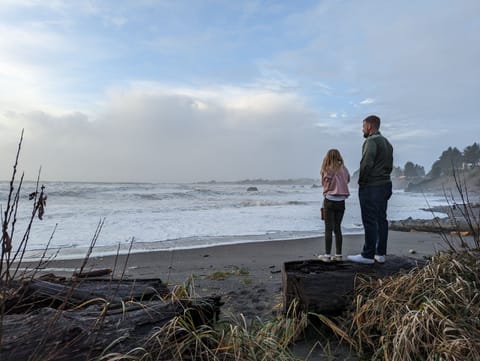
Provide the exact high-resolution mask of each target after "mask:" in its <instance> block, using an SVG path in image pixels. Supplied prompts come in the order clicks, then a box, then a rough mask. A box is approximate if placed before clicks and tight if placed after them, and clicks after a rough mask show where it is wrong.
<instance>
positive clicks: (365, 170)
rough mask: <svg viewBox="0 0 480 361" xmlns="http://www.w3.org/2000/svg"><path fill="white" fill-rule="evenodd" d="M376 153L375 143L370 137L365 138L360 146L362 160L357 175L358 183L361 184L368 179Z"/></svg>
mask: <svg viewBox="0 0 480 361" xmlns="http://www.w3.org/2000/svg"><path fill="white" fill-rule="evenodd" d="M376 154H377V144H376V143H375V141H373V140H371V139H367V140H365V143H363V147H362V160H361V161H360V173H359V176H358V184H359V185H363V184H366V183H367V181H368V175H369V174H370V172H371V170H372V168H373V166H374V163H375V156H376Z"/></svg>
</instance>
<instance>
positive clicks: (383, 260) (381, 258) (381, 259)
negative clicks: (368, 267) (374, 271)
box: [375, 254, 385, 263]
mask: <svg viewBox="0 0 480 361" xmlns="http://www.w3.org/2000/svg"><path fill="white" fill-rule="evenodd" d="M375 261H377V262H378V263H385V256H379V255H378V254H376V255H375Z"/></svg>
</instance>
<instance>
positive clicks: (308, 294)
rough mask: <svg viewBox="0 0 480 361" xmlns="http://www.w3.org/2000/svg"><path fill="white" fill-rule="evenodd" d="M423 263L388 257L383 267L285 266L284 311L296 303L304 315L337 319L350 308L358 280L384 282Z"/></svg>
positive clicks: (303, 263)
mask: <svg viewBox="0 0 480 361" xmlns="http://www.w3.org/2000/svg"><path fill="white" fill-rule="evenodd" d="M422 264H424V261H419V260H414V259H412V258H408V257H398V256H388V259H387V262H386V263H384V264H378V263H375V264H373V265H364V264H358V263H353V262H346V261H342V262H331V263H325V262H322V261H320V260H306V261H292V262H285V263H284V264H283V268H282V295H283V310H284V313H287V312H288V310H289V308H290V306H291V304H292V302H293V301H294V300H297V301H298V303H299V307H300V309H301V310H302V311H304V312H315V313H321V314H325V315H338V314H340V313H341V312H342V311H344V310H345V308H346V307H347V306H348V305H349V304H351V301H352V299H353V291H354V287H355V279H356V277H357V276H368V277H372V278H383V277H387V276H390V275H393V274H395V273H398V272H400V271H402V270H410V269H412V268H413V267H415V266H417V265H422Z"/></svg>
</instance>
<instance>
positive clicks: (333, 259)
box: [332, 254, 343, 261]
mask: <svg viewBox="0 0 480 361" xmlns="http://www.w3.org/2000/svg"><path fill="white" fill-rule="evenodd" d="M342 259H343V256H342V255H341V254H336V255H335V256H333V257H332V261H341V260H342Z"/></svg>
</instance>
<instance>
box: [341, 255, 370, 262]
mask: <svg viewBox="0 0 480 361" xmlns="http://www.w3.org/2000/svg"><path fill="white" fill-rule="evenodd" d="M347 258H348V260H349V261H352V262H355V263H363V264H374V263H375V260H374V259H373V258H365V257H363V256H362V255H361V254H356V255H355V256H348V257H347Z"/></svg>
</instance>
